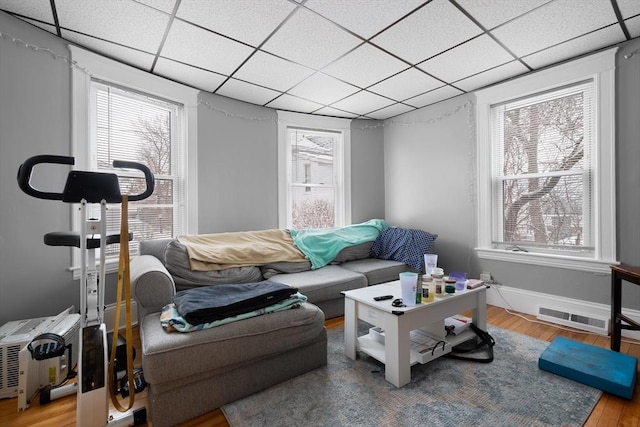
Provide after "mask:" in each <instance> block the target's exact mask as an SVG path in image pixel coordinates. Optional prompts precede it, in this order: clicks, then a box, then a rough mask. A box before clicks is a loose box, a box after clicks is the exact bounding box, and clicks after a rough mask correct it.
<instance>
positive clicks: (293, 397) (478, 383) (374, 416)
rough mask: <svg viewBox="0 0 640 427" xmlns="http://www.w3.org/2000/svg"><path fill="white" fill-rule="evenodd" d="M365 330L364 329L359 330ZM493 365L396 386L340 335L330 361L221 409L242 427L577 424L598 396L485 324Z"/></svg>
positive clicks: (419, 374)
mask: <svg viewBox="0 0 640 427" xmlns="http://www.w3.org/2000/svg"><path fill="white" fill-rule="evenodd" d="M360 328H361V329H363V326H362V325H361V326H360ZM489 332H490V333H491V335H492V336H493V337H494V338H495V341H496V345H495V347H494V354H495V359H494V361H493V362H492V363H488V364H485V363H477V362H468V361H460V360H454V359H449V358H446V357H442V358H439V359H436V360H434V361H432V362H430V363H427V364H425V365H419V364H418V365H415V366H413V367H412V368H411V383H409V384H408V385H406V386H404V387H402V388H399V389H398V388H396V387H394V386H393V385H391V384H390V383H388V382H387V381H385V379H384V365H382V364H381V363H379V362H378V361H376V360H375V359H373V358H371V357H369V356H367V355H364V354H362V353H359V354H358V359H357V360H355V361H353V360H350V359H348V358H347V357H346V356H345V355H344V353H343V349H344V346H343V343H344V340H343V338H344V337H343V330H342V329H334V330H330V331H329V332H328V334H329V345H328V352H329V362H328V365H327V366H326V367H323V368H319V369H316V370H314V371H312V372H308V373H306V374H304V375H301V376H299V377H296V378H293V379H291V380H289V381H287V382H285V383H282V384H280V385H276V386H274V387H271V388H269V389H267V390H264V391H262V392H259V393H256V394H254V395H251V396H249V397H246V398H244V399H241V400H239V401H236V402H233V403H231V404H228V405H225V406H224V407H223V408H222V411H223V413H224V414H225V416H226V417H227V420H228V421H229V423H230V424H231V426H232V427H241V426H252V427H253V426H429V427H436V426H472V425H474V426H492V427H493V426H581V425H582V424H583V423H584V422H585V421H586V419H587V418H588V417H589V414H590V413H591V411H592V409H593V408H594V406H595V404H596V403H597V401H598V399H599V398H600V396H601V395H602V392H601V391H600V390H597V389H595V388H592V387H588V386H585V385H583V384H580V383H577V382H574V381H571V380H568V379H566V378H563V377H560V376H557V375H554V374H552V373H549V372H547V371H542V370H540V369H539V368H538V357H539V356H540V354H542V352H543V351H544V349H545V348H546V347H547V346H548V345H549V343H548V342H545V341H540V340H537V339H533V338H530V337H528V336H525V335H522V334H517V333H514V332H511V331H507V330H504V329H500V328H496V327H491V326H489Z"/></svg>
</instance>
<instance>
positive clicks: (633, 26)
mask: <svg viewBox="0 0 640 427" xmlns="http://www.w3.org/2000/svg"><path fill="white" fill-rule="evenodd" d="M624 23H625V25H626V26H627V30H629V33H630V34H631V37H640V16H636V17H635V18H631V19H627V20H626V21H624Z"/></svg>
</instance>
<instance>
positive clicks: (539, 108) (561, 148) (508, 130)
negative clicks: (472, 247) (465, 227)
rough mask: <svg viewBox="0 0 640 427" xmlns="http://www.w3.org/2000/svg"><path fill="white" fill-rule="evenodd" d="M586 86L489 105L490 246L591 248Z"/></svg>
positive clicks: (589, 95)
mask: <svg viewBox="0 0 640 427" xmlns="http://www.w3.org/2000/svg"><path fill="white" fill-rule="evenodd" d="M593 87H594V84H593V81H592V80H589V81H583V82H580V83H577V84H572V85H570V86H566V87H562V88H558V89H554V90H551V91H547V92H544V93H539V94H535V95H531V96H528V97H524V98H520V99H517V100H513V101H510V102H506V103H503V104H500V105H493V106H492V107H491V114H492V116H491V120H492V129H491V134H492V136H491V139H492V155H493V158H492V168H493V184H494V185H493V190H492V196H493V203H494V206H493V218H494V226H493V230H494V232H493V243H494V247H500V248H506V249H510V248H516V249H525V248H526V247H527V246H529V247H536V249H537V250H544V248H545V247H546V248H553V249H558V248H562V249H567V250H573V251H582V252H589V251H593V241H592V239H593V227H592V218H591V216H592V192H593V190H592V182H591V181H592V179H591V177H592V154H591V153H592V146H593V137H594V132H593V127H594V125H593V120H594V100H593V98H594V96H593ZM525 250H526V249H525Z"/></svg>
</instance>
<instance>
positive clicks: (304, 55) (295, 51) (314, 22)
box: [262, 8, 360, 70]
mask: <svg viewBox="0 0 640 427" xmlns="http://www.w3.org/2000/svg"><path fill="white" fill-rule="evenodd" d="M359 43H360V40H359V39H358V38H356V37H354V36H352V35H351V34H349V33H347V32H346V31H344V30H342V29H340V28H339V27H338V26H336V25H334V24H332V23H330V22H328V21H327V20H326V19H323V18H321V17H319V16H318V15H316V14H315V13H313V12H310V11H308V10H307V9H304V8H298V9H297V10H296V12H295V13H294V14H293V16H291V17H290V18H289V19H288V20H287V21H286V22H285V23H284V25H283V26H282V27H281V28H280V29H278V31H276V33H275V34H274V35H273V37H271V38H270V39H269V40H268V41H267V42H266V43H265V44H264V46H263V47H262V49H263V50H266V51H268V52H271V53H273V54H276V55H279V56H281V57H284V58H287V59H290V60H292V61H294V62H297V63H299V64H303V65H306V66H308V67H311V68H313V69H316V70H319V69H321V68H322V67H324V66H325V65H327V64H328V63H330V62H331V61H333V60H335V59H336V58H338V57H339V56H342V55H343V54H345V53H346V52H347V51H349V50H351V49H353V48H354V47H356V46H357V45H358V44H359Z"/></svg>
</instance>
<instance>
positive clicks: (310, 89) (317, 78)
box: [289, 73, 359, 104]
mask: <svg viewBox="0 0 640 427" xmlns="http://www.w3.org/2000/svg"><path fill="white" fill-rule="evenodd" d="M358 90H359V89H358V88H357V87H355V86H352V85H350V84H347V83H343V82H341V81H340V80H336V79H334V78H333V77H330V76H327V75H326V74H322V73H316V74H314V75H312V76H311V77H309V78H308V79H306V80H305V81H303V82H301V83H300V84H299V85H297V86H296V87H294V88H293V89H291V90H290V91H289V93H290V94H292V95H296V96H299V97H302V98H306V99H312V100H314V101H316V102H319V103H321V104H331V103H332V102H335V101H338V100H340V99H342V98H344V97H347V96H349V95H351V94H353V93H356V92H357V91H358Z"/></svg>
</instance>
